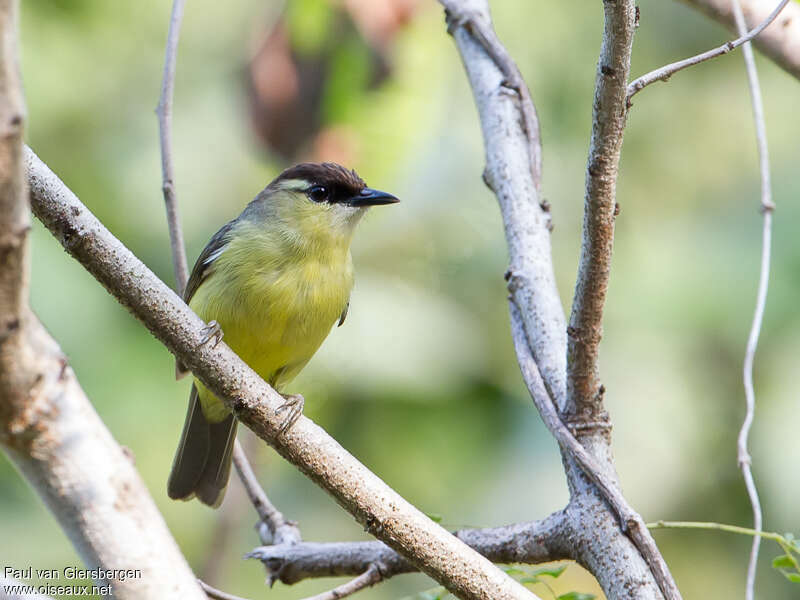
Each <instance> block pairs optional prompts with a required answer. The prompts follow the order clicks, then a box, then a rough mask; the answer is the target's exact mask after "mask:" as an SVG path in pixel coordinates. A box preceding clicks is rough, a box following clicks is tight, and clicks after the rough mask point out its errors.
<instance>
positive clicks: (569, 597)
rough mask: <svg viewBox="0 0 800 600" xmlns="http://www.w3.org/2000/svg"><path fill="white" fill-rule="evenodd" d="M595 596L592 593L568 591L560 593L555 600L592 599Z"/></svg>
mask: <svg viewBox="0 0 800 600" xmlns="http://www.w3.org/2000/svg"><path fill="white" fill-rule="evenodd" d="M595 598H596V596H595V595H594V594H582V593H580V592H568V593H566V594H561V595H560V596H559V597H558V598H556V600H594V599H595Z"/></svg>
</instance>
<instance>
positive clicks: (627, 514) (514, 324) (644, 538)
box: [509, 303, 680, 598]
mask: <svg viewBox="0 0 800 600" xmlns="http://www.w3.org/2000/svg"><path fill="white" fill-rule="evenodd" d="M509 307H510V310H511V332H512V338H513V339H514V349H515V350H516V353H517V360H518V361H519V366H520V370H521V371H522V378H523V379H524V380H525V385H527V387H528V391H529V392H530V394H531V397H532V398H533V401H534V403H535V404H536V408H537V409H538V410H539V414H541V415H542V420H543V421H544V423H545V425H546V426H547V428H548V429H549V430H550V433H552V434H553V437H554V438H556V440H557V441H558V443H559V445H560V446H561V448H562V450H563V451H564V453H565V454H567V455H568V456H571V457H572V458H573V459H574V460H575V461H576V462H577V463H578V464H579V465H580V467H581V470H582V471H583V472H584V473H585V474H586V476H587V477H588V478H589V479H591V481H592V483H594V485H596V486H597V488H598V489H599V490H600V492H601V493H602V495H603V497H604V498H605V499H606V500H607V501H608V503H609V504H610V505H611V507H612V509H613V510H614V513H616V515H617V516H618V517H619V519H620V521H621V525H622V530H623V531H624V532H625V533H627V534H628V536H629V537H630V539H631V541H632V542H633V543H634V545H635V546H636V548H637V549H638V550H639V552H640V554H641V555H642V557H643V558H644V560H645V562H646V563H647V566H648V567H649V568H650V571H651V572H652V573H653V576H654V577H655V579H656V581H657V582H658V587H659V588H660V589H661V590H667V591H668V592H667V591H665V592H664V596H665V597H667V598H679V597H680V596H679V594H678V590H677V587H676V586H675V582H674V581H673V580H672V576H671V575H670V572H669V568H668V567H667V563H666V562H665V561H664V558H663V557H662V556H661V553H660V552H659V551H658V547H657V546H656V543H655V540H653V537H652V536H651V535H650V532H649V530H648V529H647V526H646V525H645V522H644V520H643V519H642V517H641V516H640V515H639V514H638V513H637V512H636V511H635V510H633V508H632V507H631V506H630V504H628V501H627V500H625V497H624V496H623V495H622V492H621V491H620V490H619V487H618V486H617V483H616V481H615V480H614V479H613V478H612V477H610V476H608V475H607V474H606V472H605V471H604V470H603V468H602V467H601V466H600V464H598V462H597V460H596V459H595V458H594V457H593V456H592V455H591V454H589V452H588V451H587V450H586V449H585V448H584V447H583V446H581V444H580V442H578V440H577V439H575V437H574V436H573V435H572V433H571V432H570V431H569V429H567V426H566V425H564V423H563V422H562V421H561V418H560V417H559V415H558V411H557V409H556V406H555V403H554V402H553V400H552V398H550V395H549V394H548V393H547V389H546V388H545V386H544V382H543V381H542V376H541V374H540V373H539V369H538V368H537V367H536V362H535V361H534V359H533V355H532V354H531V353H530V349H529V348H528V345H527V343H526V342H525V332H524V330H523V325H522V316H521V315H520V313H519V309H518V308H517V307H516V306H515V305H514V304H513V303H510V304H509Z"/></svg>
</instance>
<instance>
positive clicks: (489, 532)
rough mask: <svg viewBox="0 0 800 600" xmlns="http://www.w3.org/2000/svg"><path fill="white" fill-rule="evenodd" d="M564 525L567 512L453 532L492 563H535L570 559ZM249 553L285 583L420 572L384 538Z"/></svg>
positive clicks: (269, 548)
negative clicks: (373, 568)
mask: <svg viewBox="0 0 800 600" xmlns="http://www.w3.org/2000/svg"><path fill="white" fill-rule="evenodd" d="M563 525H564V514H563V513H562V512H556V513H553V514H552V515H550V516H549V517H547V518H546V519H543V520H541V521H531V522H527V523H516V524H514V525H507V526H505V527H494V528H484V529H463V530H461V531H457V532H456V533H455V535H456V537H458V538H459V539H461V540H462V541H463V542H464V543H466V544H467V545H468V546H470V547H471V548H473V549H474V550H476V551H477V552H480V553H481V554H482V555H483V556H485V557H486V558H488V559H489V560H491V561H492V562H496V563H506V564H508V563H526V564H537V563H543V562H551V561H555V560H564V559H570V558H571V557H572V554H571V551H570V545H569V540H568V539H567V537H566V536H565V535H564V528H563ZM247 557H248V558H257V559H259V560H260V561H262V562H263V563H264V566H265V567H267V569H268V570H270V571H272V572H275V573H277V574H278V575H279V577H278V578H279V579H280V581H281V582H283V583H286V584H292V583H297V582H298V581H302V580H304V579H309V578H312V577H342V576H353V575H359V574H361V573H364V572H365V571H366V570H367V569H369V567H370V565H377V567H378V569H379V571H380V574H381V577H382V578H383V579H389V578H390V577H393V576H395V575H400V574H403V573H412V572H414V571H416V570H417V569H416V567H414V565H412V564H411V563H409V562H408V561H407V560H406V559H405V558H403V557H402V556H400V555H399V554H397V552H395V551H394V550H392V549H391V548H389V547H388V546H387V545H386V544H383V543H381V542H333V543H317V542H302V543H299V544H283V545H276V546H261V547H260V548H256V549H254V550H253V551H252V552H251V553H250V554H248V555H247Z"/></svg>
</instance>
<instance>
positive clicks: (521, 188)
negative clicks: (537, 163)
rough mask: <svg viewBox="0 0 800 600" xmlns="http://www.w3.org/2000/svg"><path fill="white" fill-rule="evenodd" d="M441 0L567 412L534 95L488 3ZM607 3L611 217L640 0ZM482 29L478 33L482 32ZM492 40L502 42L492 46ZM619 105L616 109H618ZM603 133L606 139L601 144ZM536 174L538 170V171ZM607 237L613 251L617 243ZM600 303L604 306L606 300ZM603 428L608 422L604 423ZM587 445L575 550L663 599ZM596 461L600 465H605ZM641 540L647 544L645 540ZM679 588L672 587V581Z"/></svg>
mask: <svg viewBox="0 0 800 600" xmlns="http://www.w3.org/2000/svg"><path fill="white" fill-rule="evenodd" d="M441 2H442V4H444V6H445V7H446V9H447V11H448V17H449V24H450V31H451V33H453V36H454V38H455V40H456V44H457V45H458V49H459V51H460V53H461V57H462V60H463V62H464V66H465V69H466V71H467V76H468V78H469V81H470V85H471V87H472V90H473V94H474V97H475V102H476V105H477V107H478V113H479V116H480V121H481V127H482V129H483V137H484V145H485V149H486V163H487V165H486V170H485V171H484V181H486V183H487V185H488V186H489V187H490V188H491V189H492V190H493V191H494V192H495V194H496V196H497V198H498V202H499V204H500V210H501V213H502V215H503V221H504V225H505V230H506V238H507V240H508V246H509V255H510V262H511V266H510V268H509V270H508V272H507V273H506V279H507V281H508V288H509V291H510V292H511V297H512V300H513V304H514V305H515V306H516V308H517V309H518V311H519V315H520V319H521V320H522V322H523V324H524V332H525V337H526V340H527V344H523V346H527V347H528V348H530V349H531V352H530V354H532V356H533V361H532V364H534V366H535V367H536V369H537V371H538V372H539V373H540V374H541V381H542V382H543V386H544V388H546V389H545V390H542V391H541V394H540V397H545V398H547V400H548V402H550V398H552V399H553V400H554V401H555V404H556V405H558V407H559V409H565V408H566V403H567V394H566V363H565V360H564V359H565V356H566V346H567V341H566V336H565V333H566V326H565V323H564V315H563V310H562V308H561V301H560V299H559V297H558V292H557V289H556V287H555V283H554V280H553V275H552V261H551V258H550V239H549V235H548V231H547V219H546V218H543V215H544V210H542V209H541V207H540V206H539V205H538V203H539V197H538V194H537V190H538V182H537V181H533V173H532V172H531V170H530V168H529V166H528V165H526V163H525V162H524V161H523V160H521V158H524V157H525V156H526V150H527V148H528V145H529V143H530V138H529V137H528V135H527V131H526V130H525V127H521V126H520V123H525V119H524V116H523V115H522V111H523V109H522V108H521V105H524V104H525V103H526V102H528V101H530V100H529V97H527V96H520V95H517V94H516V93H509V90H508V88H507V87H505V85H504V82H505V80H506V75H505V74H506V73H509V72H512V71H513V70H512V69H511V68H510V67H509V66H508V65H507V64H505V63H506V61H507V60H510V59H508V57H507V54H501V53H499V52H497V51H496V50H494V49H493V47H494V46H495V45H496V44H499V41H497V40H496V36H494V33H493V32H492V30H491V23H490V20H489V11H488V5H487V3H486V2H484V1H478V0H470V1H469V2H464V3H454V2H449V1H446V0H441ZM604 4H605V5H606V8H607V10H609V5H610V4H614V5H615V7H612V8H611V9H610V10H611V11H612V17H615V18H611V19H610V20H609V21H607V31H606V37H605V39H606V40H607V43H609V44H610V46H609V48H608V49H607V50H608V53H610V54H611V56H610V57H609V58H610V60H609V61H608V62H602V61H601V69H599V70H600V73H599V74H598V77H599V78H605V77H610V78H614V77H615V76H616V77H615V78H614V80H613V81H612V82H611V83H609V84H608V85H606V84H605V83H604V82H602V81H601V82H600V84H599V86H598V94H599V96H598V99H599V100H601V101H603V102H604V104H603V106H602V111H601V112H600V113H599V118H600V120H601V121H602V122H601V123H600V124H598V123H597V122H596V125H597V126H598V127H599V129H600V133H601V134H602V135H600V136H598V135H595V138H594V141H595V145H594V146H593V152H595V153H597V154H598V155H599V152H601V151H603V150H604V148H605V149H606V150H607V149H608V148H607V147H604V146H603V144H601V143H600V142H603V143H607V145H610V146H611V147H612V155H611V158H612V160H611V161H610V162H608V163H607V164H605V165H604V167H606V169H605V170H604V171H603V172H602V173H597V174H593V175H592V176H591V177H592V178H596V179H599V180H600V182H599V183H602V184H603V185H604V186H605V187H604V188H603V189H605V190H608V189H610V190H611V195H610V211H611V214H612V217H613V211H614V199H613V189H614V182H615V179H616V165H617V162H618V159H619V144H620V143H621V134H622V129H623V127H624V122H625V102H624V100H625V83H626V80H627V73H628V66H627V65H628V61H629V56H630V41H631V39H630V38H631V36H632V33H633V31H632V29H633V17H634V13H633V3H632V2H624V3H620V2H617V3H604ZM616 5H619V7H620V8H617V7H616ZM619 10H622V15H623V16H624V17H625V18H626V19H627V20H626V21H625V23H624V27H623V29H624V30H625V31H624V33H625V35H624V36H622V38H624V40H623V39H622V38H620V36H618V35H617V33H616V31H615V28H619V27H620V24H619V23H618V22H617V21H619V18H618V15H617V13H616V12H614V11H619ZM609 30H611V31H610V32H609ZM476 31H478V32H479V33H478V34H476V33H475V32H476ZM490 35H491V37H490ZM487 39H492V40H494V41H493V43H487V41H486V40H487ZM623 42H624V43H623ZM620 46H622V47H620ZM604 48H606V46H604ZM617 63H621V64H617ZM609 67H610V68H612V69H613V68H616V69H617V71H615V72H614V73H611V72H610V71H609ZM623 67H624V68H623ZM512 91H513V90H512ZM612 100H613V102H612ZM614 106H616V107H617V110H616V111H615V109H614ZM596 121H597V119H596ZM609 132H611V133H615V134H618V139H616V140H614V139H611V138H612V137H613V136H611V135H610V134H609ZM595 133H596V134H597V132H595ZM603 136H606V137H605V138H604V137H603ZM598 137H599V138H601V139H600V140H599V141H598ZM592 156H593V157H594V156H595V154H593V155H592ZM599 160H600V159H599ZM590 166H591V159H590ZM536 175H537V176H538V173H537V174H536ZM595 195H597V194H595ZM605 199H606V200H608V198H605ZM612 227H613V220H612ZM612 231H613V229H612ZM608 242H609V248H608V250H609V257H610V239H609V240H608ZM603 295H604V289H603ZM600 309H601V310H602V303H601V304H600ZM551 414H552V411H551ZM542 416H543V418H545V420H546V421H547V420H548V413H547V412H543V413H542ZM558 424H559V422H558V420H557V419H556V421H552V420H551V421H550V425H551V426H553V430H554V432H556V431H559V432H563V431H564V429H563V424H562V425H560V427H557V425H558ZM584 424H587V423H584ZM575 425H580V424H575ZM588 425H589V426H590V427H594V426H595V423H592V422H590V423H588ZM601 425H605V426H606V427H607V423H605V422H604V423H602V424H601ZM566 433H567V435H568V438H569V439H574V437H573V436H572V435H571V434H569V432H568V431H567V432H566ZM565 440H566V438H565ZM583 441H584V443H585V444H587V445H588V448H587V449H588V450H589V453H587V452H586V451H584V450H577V449H576V448H575V447H574V446H573V445H570V444H569V443H565V444H564V445H562V448H563V449H564V460H565V464H566V466H567V478H568V480H569V482H570V488H571V491H572V493H573V499H572V501H571V502H570V505H569V506H568V509H567V511H566V514H567V516H568V517H569V518H568V519H567V523H566V524H565V527H566V528H567V530H568V531H569V532H570V535H571V536H574V537H572V538H571V539H572V542H573V543H574V546H573V547H574V548H576V549H577V556H576V558H577V559H578V560H579V561H581V562H582V564H584V565H586V566H588V567H589V568H590V570H591V572H592V573H593V574H594V575H595V576H596V577H597V578H598V580H599V581H600V583H601V585H602V586H603V588H604V590H605V592H606V594H607V595H608V596H609V597H616V598H622V597H629V598H661V597H662V596H661V592H660V591H659V588H658V586H657V584H656V579H654V575H651V574H650V571H649V569H648V566H647V564H646V563H645V562H644V561H643V559H642V557H641V555H640V554H639V552H637V550H636V548H635V547H634V546H633V545H632V544H631V542H630V540H628V538H626V537H625V536H624V535H622V533H621V531H620V530H619V528H618V526H617V521H616V519H615V518H614V515H613V513H611V512H609V510H608V509H607V507H606V505H605V503H604V501H603V500H602V499H601V497H600V496H598V495H597V494H598V493H599V492H597V491H596V488H595V487H594V485H593V484H592V483H591V481H590V479H588V478H587V477H585V476H584V474H583V471H582V470H581V468H583V469H585V470H586V471H587V472H589V473H591V475H590V477H591V480H594V481H597V482H599V483H601V485H603V484H604V485H605V489H604V490H603V491H604V492H605V494H606V495H607V496H608V497H609V498H612V499H614V500H615V501H616V504H615V505H616V508H617V510H618V511H619V513H620V514H621V515H622V516H623V518H624V520H625V522H627V521H631V522H635V523H637V525H638V523H639V522H641V518H640V517H638V515H636V513H635V512H633V511H632V510H631V509H630V508H629V507H627V504H626V503H624V500H623V501H622V502H620V501H619V496H620V494H619V492H616V494H615V493H614V487H615V483H616V474H615V473H614V469H613V462H612V461H611V457H610V451H609V448H608V439H607V436H603V437H602V439H599V440H594V439H590V438H585V437H584V438H583ZM595 442H596V443H595ZM571 452H577V453H578V456H581V457H583V458H584V460H583V461H582V462H581V468H579V467H578V466H577V463H575V462H573V459H572V458H571ZM592 453H594V454H595V455H596V456H599V459H596V460H595V461H594V463H593V462H592V460H591V454H592ZM586 457H589V458H588V459H587V458H586ZM598 460H600V461H601V463H602V464H600V465H599V466H598V464H597V463H598ZM573 467H574V468H573ZM617 487H618V486H617ZM614 500H612V501H614ZM634 515H635V518H634ZM601 528H602V529H603V531H604V533H605V534H606V535H605V536H603V537H599V536H597V535H596V531H597V530H598V529H601ZM638 529H640V528H639V527H638V526H637V531H638ZM587 531H591V536H587V533H586V532H587ZM644 535H645V536H646V535H647V534H646V533H645V534H644ZM644 541H645V542H646V541H648V540H646V539H645V540H644ZM649 541H650V542H652V540H649ZM641 545H642V546H643V547H644V546H645V544H644V543H642V544H641ZM650 558H651V562H653V564H654V566H655V568H654V572H655V576H660V579H659V581H662V582H664V580H665V579H667V578H668V574H667V576H664V570H665V568H662V569H661V572H660V573H659V570H658V567H659V564H657V563H658V561H659V560H660V561H661V562H660V564H661V565H662V566H663V559H661V558H660V556H658V553H657V550H656V551H655V555H654V553H653V552H652V551H651V553H650ZM622 565H624V567H623V566H622ZM620 573H625V576H624V577H620V576H619V574H620ZM629 577H630V579H629ZM665 585H666V583H665ZM672 588H673V589H674V584H673V586H672ZM670 597H673V598H675V597H679V596H677V590H675V595H673V596H670Z"/></svg>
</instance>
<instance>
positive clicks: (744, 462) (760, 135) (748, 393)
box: [733, 0, 775, 600]
mask: <svg viewBox="0 0 800 600" xmlns="http://www.w3.org/2000/svg"><path fill="white" fill-rule="evenodd" d="M733 9H734V10H733V12H734V16H735V18H736V28H737V29H738V31H739V33H740V34H744V32H746V31H747V24H746V23H745V19H744V14H742V7H741V5H740V4H739V0H733ZM742 52H743V54H744V62H745V66H746V68H747V81H748V86H749V88H750V98H751V101H752V105H753V119H754V120H755V127H756V143H757V144H758V156H759V166H760V171H761V212H762V213H763V215H764V219H763V233H762V236H761V239H762V243H761V274H760V276H759V281H758V294H757V299H756V307H755V311H754V314H753V324H752V326H751V328H750V335H749V336H748V339H747V349H746V352H745V357H744V365H743V367H742V369H743V379H744V391H745V399H746V415H745V418H744V422H743V423H742V428H741V430H740V431H739V437H738V440H737V456H738V463H739V468H740V469H741V470H742V476H743V477H744V481H745V486H746V487H747V495H748V496H749V498H750V504H751V505H752V507H753V528H754V529H755V530H756V531H761V526H762V516H761V502H760V501H759V499H758V489H757V488H756V484H755V481H754V480H753V473H752V470H751V468H750V463H751V459H750V453H749V452H748V449H747V438H748V435H749V434H750V427H751V426H752V424H753V418H754V416H755V408H756V394H755V390H754V388H753V361H754V360H755V354H756V347H757V346H758V337H759V335H760V333H761V323H762V321H763V319H764V308H765V306H766V303H767V288H768V287H769V271H770V247H771V245H772V211H773V210H774V209H775V204H774V203H773V202H772V188H771V185H770V174H769V150H768V146H767V126H766V122H765V120H764V102H763V100H762V99H761V86H760V85H759V83H758V71H757V70H756V61H755V57H754V56H753V49H752V47H751V45H750V43H749V42H748V43H746V44H744V47H743V48H742ZM760 544H761V538H760V537H759V536H754V537H753V544H752V546H751V549H750V561H749V563H748V565H747V585H746V588H745V600H753V598H754V597H755V584H756V568H757V566H758V550H759V546H760Z"/></svg>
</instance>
